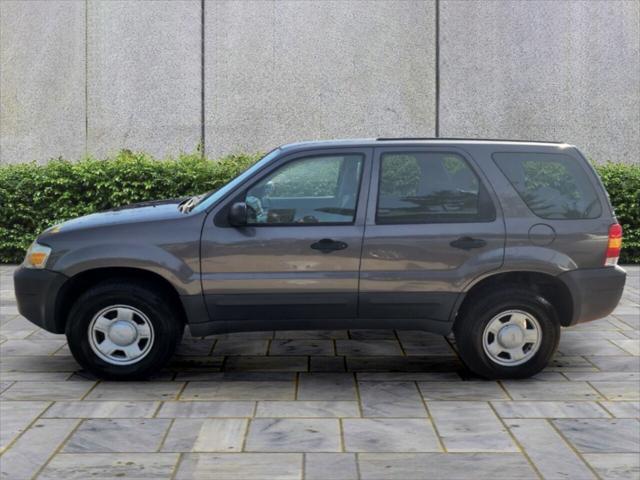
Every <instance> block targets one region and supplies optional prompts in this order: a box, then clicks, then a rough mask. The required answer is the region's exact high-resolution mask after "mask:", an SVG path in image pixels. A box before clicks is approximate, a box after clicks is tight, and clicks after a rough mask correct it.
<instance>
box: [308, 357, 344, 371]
mask: <svg viewBox="0 0 640 480" xmlns="http://www.w3.org/2000/svg"><path fill="white" fill-rule="evenodd" d="M346 369H347V365H346V363H345V361H344V357H327V356H324V357H323V356H317V357H315V356H312V357H309V371H311V372H344V371H346Z"/></svg>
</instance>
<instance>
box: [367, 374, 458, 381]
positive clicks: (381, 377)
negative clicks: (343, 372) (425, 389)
mask: <svg viewBox="0 0 640 480" xmlns="http://www.w3.org/2000/svg"><path fill="white" fill-rule="evenodd" d="M356 378H357V379H358V381H360V382H446V381H458V382H459V381H460V380H461V379H460V375H458V374H457V373H454V372H358V373H356Z"/></svg>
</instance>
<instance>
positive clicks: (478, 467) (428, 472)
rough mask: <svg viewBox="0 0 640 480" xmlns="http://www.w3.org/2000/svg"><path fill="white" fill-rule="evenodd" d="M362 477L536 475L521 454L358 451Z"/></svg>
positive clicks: (412, 479) (524, 478)
mask: <svg viewBox="0 0 640 480" xmlns="http://www.w3.org/2000/svg"><path fill="white" fill-rule="evenodd" d="M358 462H359V465H360V474H361V477H362V479H363V480H397V479H402V480H425V479H426V478H428V479H429V480H462V479H468V478H473V479H474V480H514V479H518V480H529V479H537V478H538V475H537V474H536V473H535V471H534V470H533V468H531V466H530V465H529V463H528V462H527V459H526V458H525V457H524V455H522V454H521V453H501V454H495V453H454V454H450V453H376V454H373V453H361V454H359V455H358Z"/></svg>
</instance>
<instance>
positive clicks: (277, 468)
mask: <svg viewBox="0 0 640 480" xmlns="http://www.w3.org/2000/svg"><path fill="white" fill-rule="evenodd" d="M213 478H216V479H221V480H231V479H237V480H273V479H275V478H277V479H279V480H300V478H302V454H301V453H242V454H236V453H187V454H184V455H183V456H182V461H181V462H180V465H179V466H178V471H177V473H176V476H175V479H176V480H209V479H213Z"/></svg>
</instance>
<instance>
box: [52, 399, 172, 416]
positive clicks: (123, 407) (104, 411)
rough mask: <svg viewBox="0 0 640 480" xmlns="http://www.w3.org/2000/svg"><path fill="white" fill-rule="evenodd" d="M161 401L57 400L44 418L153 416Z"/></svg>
mask: <svg viewBox="0 0 640 480" xmlns="http://www.w3.org/2000/svg"><path fill="white" fill-rule="evenodd" d="M159 406H160V402H120V401H106V402H102V401H76V402H56V403H54V404H53V405H52V406H51V408H49V409H48V410H47V411H46V412H45V413H44V415H43V416H42V417H43V418H151V417H153V415H154V413H155V412H156V411H157V410H158V407H159Z"/></svg>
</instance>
